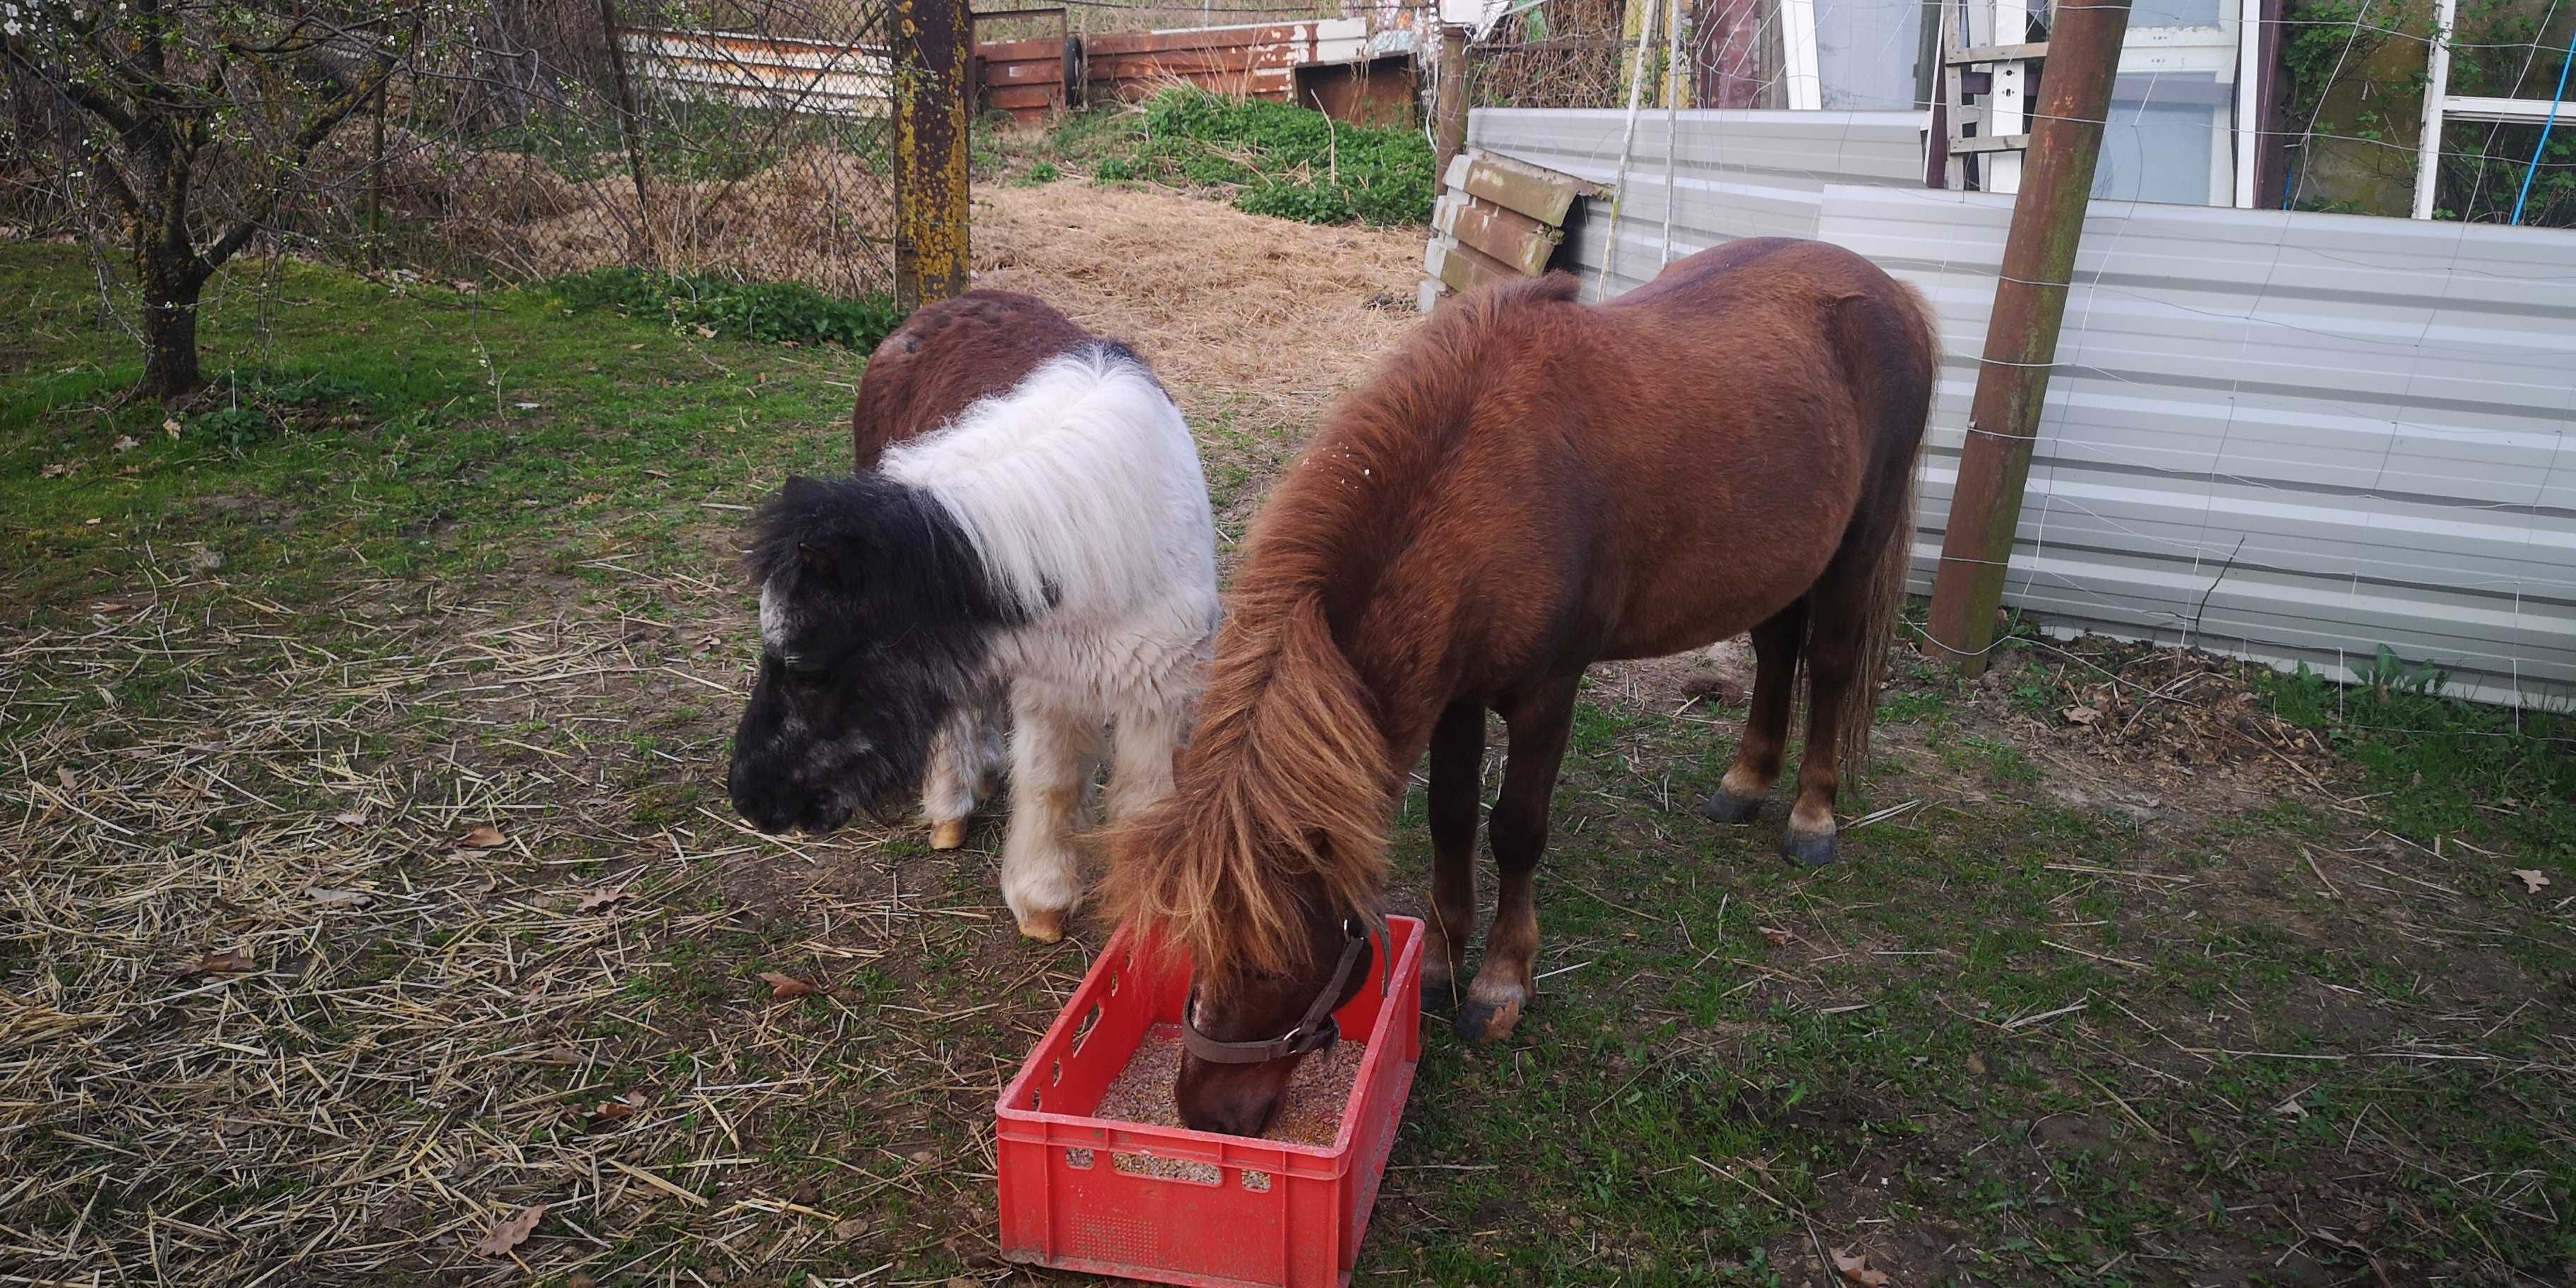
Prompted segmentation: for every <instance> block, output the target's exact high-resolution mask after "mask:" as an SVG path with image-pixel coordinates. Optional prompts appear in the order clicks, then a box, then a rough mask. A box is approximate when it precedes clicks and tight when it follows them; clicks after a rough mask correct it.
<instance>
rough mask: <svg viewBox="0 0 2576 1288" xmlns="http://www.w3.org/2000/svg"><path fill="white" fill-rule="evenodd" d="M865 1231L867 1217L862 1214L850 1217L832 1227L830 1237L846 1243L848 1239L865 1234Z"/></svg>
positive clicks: (866, 1228)
mask: <svg viewBox="0 0 2576 1288" xmlns="http://www.w3.org/2000/svg"><path fill="white" fill-rule="evenodd" d="M867 1232H868V1219H867V1218H866V1217H863V1216H854V1217H851V1218H850V1219H849V1220H847V1221H843V1222H841V1223H840V1224H838V1225H835V1226H833V1227H832V1237H833V1238H835V1239H838V1240H840V1241H841V1242H843V1243H848V1242H849V1241H850V1240H852V1239H855V1238H857V1237H859V1236H860V1235H863V1234H866V1233H867Z"/></svg>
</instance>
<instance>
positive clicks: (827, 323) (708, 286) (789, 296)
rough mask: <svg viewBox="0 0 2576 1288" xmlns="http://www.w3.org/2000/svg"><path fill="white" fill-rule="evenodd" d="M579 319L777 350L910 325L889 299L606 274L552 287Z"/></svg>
mask: <svg viewBox="0 0 2576 1288" xmlns="http://www.w3.org/2000/svg"><path fill="white" fill-rule="evenodd" d="M545 289H546V290H548V291H550V292H551V293H552V294H553V295H554V296H555V297H556V298H557V299H559V300H561V301H562V302H563V304H564V306H565V307H566V308H569V309H571V310H573V311H575V312H586V311H589V310H592V309H609V310H613V311H615V312H619V313H624V314H627V315H628V316H630V317H653V316H657V315H658V316H661V317H663V318H664V319H665V320H667V321H668V322H669V323H670V325H672V326H674V327H704V328H706V329H707V330H709V331H713V332H715V333H716V334H717V335H719V336H723V337H725V338H727V339H732V340H749V341H751V342H753V343H755V344H775V343H778V342H780V341H786V340H792V341H794V342H796V343H798V344H842V345H847V346H849V347H850V348H853V349H868V348H873V347H875V345H876V343H877V341H879V340H882V339H884V338H885V337H886V336H888V335H889V334H892V333H893V331H894V329H895V328H896V327H898V326H901V325H902V324H903V314H902V312H901V311H900V310H898V309H896V308H895V306H894V302H893V301H892V300H889V299H886V298H885V297H883V296H867V297H863V298H860V299H849V300H845V299H835V298H833V297H832V296H829V295H825V294H823V293H822V292H821V291H817V290H815V289H814V288H812V287H810V286H804V285H800V284H798V283H794V282H734V281H728V280H725V279H723V278H715V277H674V276H667V275H664V274H660V273H648V272H645V271H643V270H641V269H633V268H603V269H597V270H594V271H592V272H588V273H576V274H574V275H572V276H570V277H560V278H556V279H554V280H553V281H551V282H548V283H546V284H545Z"/></svg>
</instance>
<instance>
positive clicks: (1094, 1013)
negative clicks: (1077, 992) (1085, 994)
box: [1073, 1002, 1100, 1055]
mask: <svg viewBox="0 0 2576 1288" xmlns="http://www.w3.org/2000/svg"><path fill="white" fill-rule="evenodd" d="M1099 1027H1100V1005H1099V1004H1098V1003H1096V1002H1095V1003H1093V1004H1092V1007H1091V1009H1090V1010H1088V1011H1085V1012H1083V1014H1082V1023H1080V1024H1077V1025H1075V1026H1074V1029H1073V1054H1075V1055H1080V1054H1082V1044H1083V1042H1084V1041H1085V1040H1087V1039H1088V1038H1090V1036H1091V1031H1092V1030H1093V1029H1096V1028H1099Z"/></svg>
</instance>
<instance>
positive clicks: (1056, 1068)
mask: <svg viewBox="0 0 2576 1288" xmlns="http://www.w3.org/2000/svg"><path fill="white" fill-rule="evenodd" d="M1062 1081H1064V1061H1062V1060H1058V1061H1056V1062H1055V1063H1054V1064H1053V1065H1050V1066H1048V1068H1047V1085H1048V1086H1050V1087H1052V1086H1054V1085H1056V1084H1057V1083H1059V1082H1062Z"/></svg>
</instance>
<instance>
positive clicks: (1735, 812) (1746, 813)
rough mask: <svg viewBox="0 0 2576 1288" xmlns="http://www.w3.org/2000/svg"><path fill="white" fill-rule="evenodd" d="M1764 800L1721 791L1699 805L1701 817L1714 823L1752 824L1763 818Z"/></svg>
mask: <svg viewBox="0 0 2576 1288" xmlns="http://www.w3.org/2000/svg"><path fill="white" fill-rule="evenodd" d="M1761 814H1762V798H1761V797H1759V796H1738V795H1735V794H1734V793H1732V792H1728V791H1725V790H1723V789H1721V790H1719V791H1718V792H1717V793H1715V794H1714V795H1712V796H1710V797H1709V798H1708V799H1707V800H1704V801H1701V802H1700V803H1699V816H1700V817H1701V818H1704V819H1707V820H1708V821H1709V822H1712V823H1750V822H1752V821H1753V820H1754V819H1756V818H1759V817H1761Z"/></svg>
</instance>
